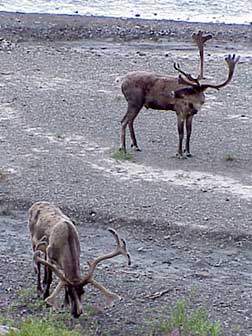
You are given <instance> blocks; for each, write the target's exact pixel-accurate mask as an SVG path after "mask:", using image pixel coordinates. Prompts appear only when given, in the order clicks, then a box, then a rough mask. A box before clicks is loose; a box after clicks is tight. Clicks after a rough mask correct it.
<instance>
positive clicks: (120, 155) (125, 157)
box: [112, 151, 133, 161]
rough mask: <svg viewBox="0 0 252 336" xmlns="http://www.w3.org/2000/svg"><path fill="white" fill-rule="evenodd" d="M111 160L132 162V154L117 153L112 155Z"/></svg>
mask: <svg viewBox="0 0 252 336" xmlns="http://www.w3.org/2000/svg"><path fill="white" fill-rule="evenodd" d="M112 158H113V159H115V160H128V161H130V160H132V159H133V154H131V153H128V152H126V153H125V152H124V151H117V152H115V153H113V154H112Z"/></svg>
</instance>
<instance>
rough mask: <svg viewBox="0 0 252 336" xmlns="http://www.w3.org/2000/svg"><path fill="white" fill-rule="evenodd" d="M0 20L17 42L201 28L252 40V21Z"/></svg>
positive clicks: (183, 34)
mask: <svg viewBox="0 0 252 336" xmlns="http://www.w3.org/2000/svg"><path fill="white" fill-rule="evenodd" d="M0 22H1V25H0V34H1V35H0V36H1V38H5V39H10V40H14V41H16V42H26V41H31V40H33V41H34V40H38V41H46V40H49V41H57V40H65V41H68V40H69V41H72V40H80V39H112V40H119V41H130V40H137V39H146V38H147V39H152V40H158V39H160V38H166V39H168V40H169V41H170V40H177V41H188V40H190V39H191V34H192V33H193V32H195V31H197V30H203V31H205V32H210V33H212V34H213V35H214V36H215V39H216V40H221V41H222V42H223V41H224V42H233V43H237V42H239V43H248V42H251V41H252V28H251V25H245V24H225V23H201V22H185V21H172V20H156V19H153V20H152V19H142V18H115V17H103V16H82V15H68V14H38V13H34V14H30V13H12V12H0Z"/></svg>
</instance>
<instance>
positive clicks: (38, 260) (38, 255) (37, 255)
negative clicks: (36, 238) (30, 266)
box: [33, 251, 74, 286]
mask: <svg viewBox="0 0 252 336" xmlns="http://www.w3.org/2000/svg"><path fill="white" fill-rule="evenodd" d="M33 260H34V262H36V263H41V264H42V265H44V266H47V267H49V268H50V269H51V270H52V271H53V272H54V273H55V274H56V275H57V276H58V277H59V278H60V280H61V281H63V282H64V283H65V284H66V285H69V286H74V284H73V283H72V282H71V281H69V280H68V279H67V278H66V277H65V275H64V274H63V273H62V272H61V271H60V270H59V269H58V267H57V266H55V265H53V264H52V263H50V262H49V261H47V260H45V259H43V258H41V252H40V251H35V252H34V254H33Z"/></svg>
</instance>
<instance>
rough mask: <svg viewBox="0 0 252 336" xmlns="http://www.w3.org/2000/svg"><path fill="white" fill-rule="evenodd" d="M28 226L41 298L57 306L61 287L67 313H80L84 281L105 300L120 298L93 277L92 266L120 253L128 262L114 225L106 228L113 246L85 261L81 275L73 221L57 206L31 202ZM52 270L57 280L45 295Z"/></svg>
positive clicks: (110, 301) (125, 250) (50, 280)
mask: <svg viewBox="0 0 252 336" xmlns="http://www.w3.org/2000/svg"><path fill="white" fill-rule="evenodd" d="M28 227H29V231H30V234H31V241H32V249H33V252H34V255H33V261H34V268H35V272H36V273H37V291H38V294H40V293H41V292H43V298H44V299H45V301H46V303H47V304H48V305H50V306H52V307H54V308H55V309H57V308H58V306H57V303H56V301H55V298H56V296H57V295H58V294H59V292H60V291H61V290H62V289H63V288H65V302H64V304H65V305H69V303H70V307H71V314H72V315H73V316H74V317H79V316H80V315H81V314H82V304H81V297H82V295H83V294H84V289H83V287H84V286H85V285H87V284H88V283H90V284H91V285H93V286H94V287H95V288H97V289H98V290H99V291H101V292H102V293H103V294H104V295H105V296H106V298H107V301H108V304H111V303H112V302H113V301H114V300H115V299H120V297H119V296H118V295H117V294H115V293H112V292H110V291H109V290H108V289H106V288H105V287H103V286H102V285H101V284H100V283H99V282H97V281H95V280H94V279H93V274H94V271H95V268H96V266H97V265H98V264H99V263H100V262H102V261H103V260H107V259H110V258H113V257H115V256H117V255H120V254H121V255H124V256H125V257H127V259H128V264H129V265H130V263H131V259H130V255H129V253H128V251H127V247H126V242H125V241H124V240H123V239H121V238H120V237H119V235H118V233H117V232H116V231H115V230H114V229H109V231H110V232H111V233H112V235H113V236H114V238H115V240H116V244H117V246H116V248H115V250H114V251H112V252H111V253H108V254H104V255H102V256H100V257H97V258H96V259H94V260H93V261H91V262H88V266H89V269H88V271H87V274H85V275H84V276H81V272H80V242H79V237H78V233H77V230H76V228H75V225H74V224H73V222H72V221H71V220H70V219H69V218H68V217H67V216H66V215H64V214H63V212H62V211H61V210H60V209H59V208H58V207H57V206H55V205H54V204H52V203H48V202H37V203H34V204H33V205H32V207H31V208H30V209H29V212H28ZM41 264H42V265H44V266H45V272H44V281H43V284H44V288H43V290H42V286H41V277H40V268H41ZM52 272H53V273H55V274H56V276H57V277H58V278H59V282H58V284H57V286H56V288H55V289H54V291H53V292H52V294H51V295H49V290H50V285H51V282H52Z"/></svg>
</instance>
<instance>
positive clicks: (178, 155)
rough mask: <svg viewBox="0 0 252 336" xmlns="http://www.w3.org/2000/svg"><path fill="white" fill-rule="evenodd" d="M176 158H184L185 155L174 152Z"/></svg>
mask: <svg viewBox="0 0 252 336" xmlns="http://www.w3.org/2000/svg"><path fill="white" fill-rule="evenodd" d="M176 158H177V159H180V160H181V159H182V160H184V159H187V157H186V156H184V155H183V154H181V153H176Z"/></svg>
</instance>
